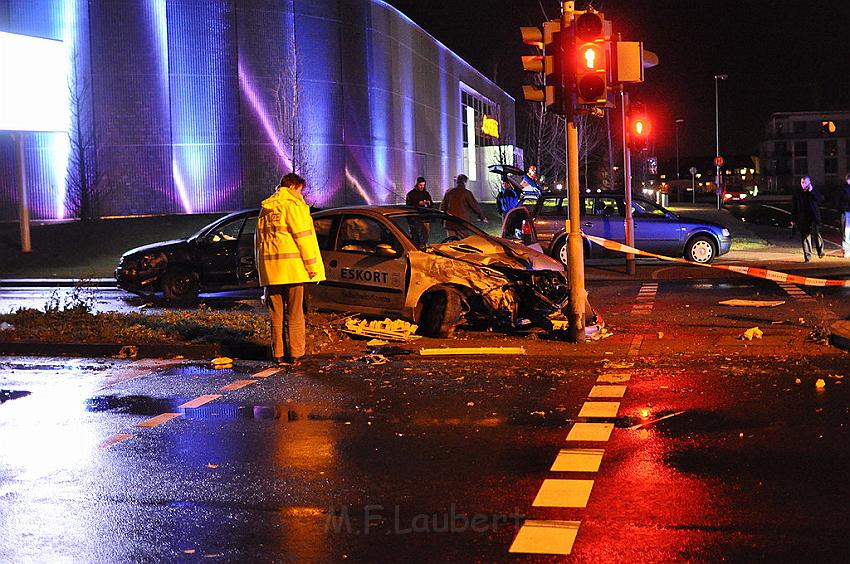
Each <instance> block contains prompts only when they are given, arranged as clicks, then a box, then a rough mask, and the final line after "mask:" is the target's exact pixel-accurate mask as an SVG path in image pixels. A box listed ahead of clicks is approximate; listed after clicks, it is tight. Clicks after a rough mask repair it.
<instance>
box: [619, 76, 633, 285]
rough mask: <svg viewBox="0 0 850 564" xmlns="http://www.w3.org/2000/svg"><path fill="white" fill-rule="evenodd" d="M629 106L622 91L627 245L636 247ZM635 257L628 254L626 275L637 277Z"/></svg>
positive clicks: (621, 110)
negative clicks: (629, 139)
mask: <svg viewBox="0 0 850 564" xmlns="http://www.w3.org/2000/svg"><path fill="white" fill-rule="evenodd" d="M628 104H629V95H628V94H626V92H625V90H623V89H622V88H621V89H620V112H621V115H622V117H623V185H624V195H625V203H626V221H625V228H626V245H628V246H630V247H634V246H635V222H634V218H633V217H632V153H631V151H630V150H629V143H628V125H627V123H626V106H627V105H628ZM635 272H636V270H635V255H633V254H631V253H628V254H626V274H628V275H629V276H634V275H635Z"/></svg>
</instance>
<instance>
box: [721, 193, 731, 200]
mask: <svg viewBox="0 0 850 564" xmlns="http://www.w3.org/2000/svg"><path fill="white" fill-rule="evenodd" d="M723 197H724V198H727V199H728V198H731V197H732V194H723Z"/></svg>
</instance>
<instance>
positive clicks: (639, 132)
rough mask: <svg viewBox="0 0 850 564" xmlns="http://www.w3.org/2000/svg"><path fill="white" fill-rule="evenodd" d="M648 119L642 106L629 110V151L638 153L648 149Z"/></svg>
mask: <svg viewBox="0 0 850 564" xmlns="http://www.w3.org/2000/svg"><path fill="white" fill-rule="evenodd" d="M649 131H650V124H649V119H648V118H647V116H646V108H645V107H644V106H643V104H632V106H631V108H629V140H628V141H629V149H631V150H632V151H636V152H640V151H646V150H647V149H649Z"/></svg>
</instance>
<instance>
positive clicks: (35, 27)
mask: <svg viewBox="0 0 850 564" xmlns="http://www.w3.org/2000/svg"><path fill="white" fill-rule="evenodd" d="M0 30H2V31H11V32H14V33H26V34H31V35H40V36H44V37H51V38H55V39H64V40H65V41H68V42H69V44H71V45H73V46H74V52H75V53H77V55H76V57H75V58H74V61H72V62H73V64H74V65H76V70H77V75H78V76H79V77H81V82H80V84H84V85H86V86H85V88H83V87H81V91H83V92H84V96H83V101H84V104H85V107H86V108H87V109H88V111H87V112H86V114H85V115H86V116H87V117H86V119H84V120H83V121H82V125H81V127H83V128H85V131H86V134H87V136H88V137H90V138H92V139H96V151H93V152H92V153H91V154H90V155H89V158H90V159H94V160H96V163H97V166H96V169H97V171H98V173H99V178H100V188H99V190H98V192H99V205H98V208H99V211H100V213H101V214H103V215H130V214H157V213H197V212H207V211H227V210H233V209H238V208H241V207H246V206H253V205H256V204H257V203H258V202H259V201H260V200H261V199H262V198H264V197H265V196H266V195H268V194H269V193H270V192H271V190H272V189H273V187H274V185H275V184H276V182H277V180H278V179H279V177H280V176H281V174H284V173H286V172H289V171H290V170H292V168H293V167H296V168H298V169H299V170H300V171H301V172H302V173H303V174H304V175H305V176H306V177H307V180H308V186H309V190H310V199H311V200H312V201H313V203H315V204H316V205H320V206H331V205H345V204H357V203H365V202H368V203H383V202H398V201H401V200H402V199H403V196H404V193H405V192H406V191H407V190H408V189H409V188H410V186H411V185H412V183H413V180H414V179H415V178H416V177H417V176H419V175H423V176H425V177H426V178H428V181H429V188H430V189H431V190H432V193H433V194H435V196H437V195H438V194H442V192H443V190H444V189H445V188H447V187H448V186H450V184H451V179H452V177H453V176H454V175H456V174H458V173H460V172H465V171H464V170H463V168H462V167H463V147H462V130H461V124H462V116H461V108H460V82H463V83H464V84H466V85H468V86H470V87H472V88H474V89H475V90H477V91H478V92H480V93H481V94H482V95H483V96H485V97H487V98H489V99H490V100H493V101H494V102H496V103H497V104H498V105H499V107H500V109H501V116H500V117H501V129H502V131H503V139H502V142H503V143H504V144H513V143H514V116H513V99H511V98H510V97H509V96H507V95H506V94H505V93H504V91H502V90H501V89H500V88H499V87H497V86H496V85H495V84H493V83H492V82H490V81H489V80H487V79H486V78H485V77H483V76H482V75H481V74H480V73H478V72H477V71H475V70H474V69H472V68H471V67H470V66H469V65H468V64H467V63H465V62H464V61H462V60H461V59H460V58H458V57H457V56H456V55H455V54H454V53H452V52H451V51H449V50H448V49H447V48H446V47H444V46H443V45H442V44H440V43H439V42H437V41H436V40H435V39H434V38H432V37H431V36H429V35H428V34H427V33H425V32H424V31H423V30H422V29H421V28H420V27H419V26H417V25H416V24H415V23H413V22H412V21H410V20H409V19H408V18H406V17H405V16H404V15H402V14H401V13H399V12H398V11H397V10H395V9H394V8H391V7H390V6H388V5H386V4H384V3H383V2H381V1H379V0H0ZM293 131H297V133H295V134H293ZM26 147H27V155H26V160H27V173H28V177H29V181H30V184H29V194H30V201H31V203H32V208H33V210H32V211H33V216H34V217H35V218H45V219H52V218H63V217H66V216H68V215H69V211H68V210H69V209H71V208H70V206H68V204H67V198H68V195H67V194H66V191H67V186H66V177H67V176H68V175H69V174H72V175H73V174H74V172H73V167H70V168H71V171H70V172H69V161H72V160H73V159H69V154H68V152H69V149H68V142H67V138H65V137H63V136H62V135H57V134H52V135H47V134H38V135H31V136H30V137H29V139H28V141H27V145H26ZM487 180H489V179H484V180H482V181H481V182H479V184H480V186H478V187H477V186H475V185H473V186H472V188H473V190H475V189H476V188H477V189H478V193H479V195H482V196H484V195H489V188H487V186H488V184H487V182H486V181H487ZM15 197H16V196H15V187H14V151H13V145H12V143H11V142H10V141H9V139H8V137H7V136H5V135H3V134H0V219H14V218H15V217H16V201H15Z"/></svg>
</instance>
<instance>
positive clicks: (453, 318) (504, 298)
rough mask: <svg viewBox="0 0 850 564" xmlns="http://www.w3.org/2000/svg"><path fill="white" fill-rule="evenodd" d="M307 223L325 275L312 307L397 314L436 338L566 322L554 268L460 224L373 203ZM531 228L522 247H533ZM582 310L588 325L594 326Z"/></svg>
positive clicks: (560, 275)
mask: <svg viewBox="0 0 850 564" xmlns="http://www.w3.org/2000/svg"><path fill="white" fill-rule="evenodd" d="M313 220H314V224H315V227H316V234H317V236H318V239H319V246H320V247H321V249H322V258H323V261H324V263H325V271H326V274H327V281H325V282H322V283H320V284H318V285H316V286H310V289H309V299H310V303H311V305H312V306H313V307H317V308H319V309H331V310H338V311H358V312H361V313H364V314H372V315H387V316H391V317H402V318H404V319H407V320H409V321H412V322H415V323H417V324H418V325H419V328H420V329H419V332H420V333H422V334H424V335H428V336H440V337H445V336H450V335H452V334H453V333H454V331H455V329H456V328H457V326H458V325H460V324H462V323H472V324H486V325H489V326H495V327H499V328H505V329H510V328H515V327H521V326H525V325H536V326H539V327H543V328H546V329H551V328H552V327H553V325H554V324H557V322H559V321H562V320H564V319H565V315H564V310H565V308H566V306H567V303H568V300H569V287H568V283H567V278H566V276H565V274H564V267H563V265H561V264H560V262H558V261H557V260H555V259H552V258H550V257H547V256H546V255H545V254H543V253H541V252H538V251H536V250H534V249H532V248H530V247H529V246H527V245H522V244H518V243H515V242H511V241H507V240H505V239H499V238H496V237H492V236H490V235H488V234H486V233H484V232H483V231H481V230H480V229H478V228H476V227H475V226H473V225H471V224H469V223H468V222H466V221H464V220H462V219H460V218H457V217H454V216H450V215H447V214H444V213H442V212H439V211H436V210H430V209H421V208H410V207H403V206H384V207H374V206H370V207H353V208H340V209H333V210H327V211H322V212H318V213H316V214H314V215H313ZM528 227H529V229H527V230H526V233H525V234H526V237H525V239H524V240H523V242H524V243H527V244H529V245H533V244H534V240H533V239H534V234H533V227H532V226H531V224H530V222H528ZM520 231H522V229H520ZM586 309H587V310H588V312H589V313H588V318H587V320H586V323H587V324H588V325H594V324H596V323H597V322H598V320H597V319H596V316H595V314H594V313H593V311H592V308H590V307H587V308H586Z"/></svg>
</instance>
